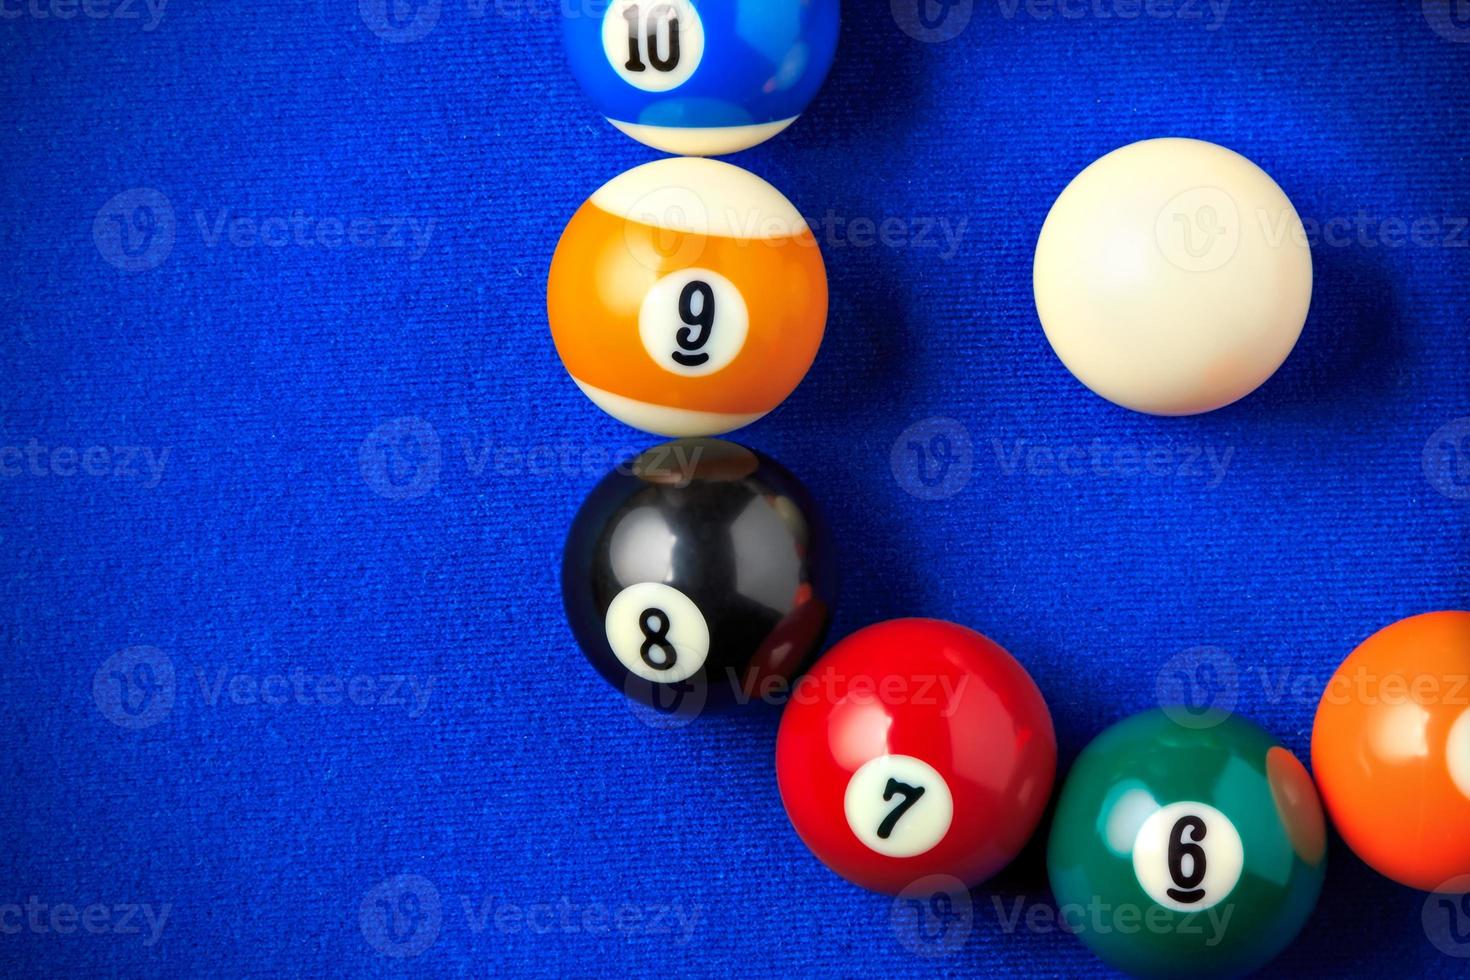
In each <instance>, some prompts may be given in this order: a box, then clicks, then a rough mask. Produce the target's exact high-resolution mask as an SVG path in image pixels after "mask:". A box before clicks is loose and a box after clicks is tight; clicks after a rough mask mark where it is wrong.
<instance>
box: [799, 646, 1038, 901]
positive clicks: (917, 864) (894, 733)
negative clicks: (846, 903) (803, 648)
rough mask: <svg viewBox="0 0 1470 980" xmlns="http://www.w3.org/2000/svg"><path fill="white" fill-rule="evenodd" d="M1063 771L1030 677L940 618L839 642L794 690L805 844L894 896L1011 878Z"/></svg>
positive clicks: (850, 876) (850, 875)
mask: <svg viewBox="0 0 1470 980" xmlns="http://www.w3.org/2000/svg"><path fill="white" fill-rule="evenodd" d="M1055 772H1056V738H1055V735H1054V734H1053V731H1052V723H1051V713H1050V712H1049V711H1048V710H1047V707H1046V702H1045V701H1044V700H1043V699H1042V696H1041V692H1040V691H1039V690H1037V687H1036V684H1035V682H1034V681H1032V679H1031V676H1030V675H1029V674H1028V673H1026V670H1025V668H1024V667H1022V666H1021V665H1020V664H1019V663H1017V662H1016V660H1015V658H1014V657H1012V656H1011V655H1010V654H1009V653H1007V652H1006V651H1005V650H1004V649H1002V648H1001V647H1000V646H999V645H997V644H996V643H994V642H993V641H991V640H989V639H987V638H985V637H984V636H981V635H980V634H979V633H976V632H975V631H974V630H971V629H967V628H965V627H963V626H957V625H955V624H953V623H946V622H941V621H939V620H933V619H897V620H890V621H888V622H883V623H878V624H876V625H873V626H869V627H867V628H865V629H862V630H859V631H858V632H856V633H854V634H852V635H851V636H849V637H847V638H846V639H844V640H842V641H841V642H840V643H838V644H836V645H835V646H834V647H833V648H832V649H831V650H830V651H828V652H827V654H826V655H824V656H823V657H822V658H821V659H820V660H819V661H817V664H816V666H815V667H814V668H812V670H811V672H810V673H808V674H807V675H806V676H805V677H803V678H801V679H800V680H798V681H797V682H796V683H795V685H793V687H792V689H791V696H790V701H789V703H788V705H787V707H786V710H785V712H784V713H783V714H782V716H781V727H780V730H779V732H778V734H777V737H776V778H777V782H778V784H779V787H780V791H781V801H782V803H783V804H784V805H785V807H786V815H787V816H788V817H789V818H790V820H791V825H792V826H793V827H794V828H795V829H796V833H797V835H798V836H800V838H801V839H802V840H803V841H804V842H805V843H806V846H807V847H809V848H810V849H811V850H812V852H813V853H814V854H815V855H816V856H817V857H818V858H819V859H820V860H821V861H822V862H823V863H824V864H826V865H827V866H828V867H829V868H831V869H832V870H833V871H835V872H837V873H838V874H839V875H841V876H842V877H844V878H846V879H847V880H849V881H851V882H853V883H855V884H858V885H861V886H863V887H864V888H869V889H872V890H873V891H878V892H884V893H887V894H893V895H896V894H899V893H900V892H902V891H904V889H905V888H907V887H909V886H910V885H913V884H915V883H917V882H919V881H921V880H923V879H925V878H928V877H930V876H934V875H943V876H946V877H948V878H950V879H955V880H958V881H959V882H960V883H961V884H963V885H965V886H972V885H975V884H978V883H979V882H981V881H984V880H985V879H986V878H989V877H990V876H991V875H993V874H995V873H996V872H997V871H999V870H1000V869H1001V868H1002V867H1004V866H1005V865H1006V864H1008V863H1009V862H1010V861H1011V859H1012V858H1014V857H1015V856H1016V854H1017V853H1018V852H1019V851H1020V850H1021V847H1022V846H1023V845H1024V844H1025V843H1026V840H1027V839H1028V838H1029V837H1030V836H1031V834H1032V832H1033V831H1034V830H1035V829H1036V824H1037V821H1038V820H1040V819H1041V813H1042V810H1043V809H1044V808H1045V806H1046V801H1047V798H1048V797H1049V796H1050V794H1051V786H1052V779H1053V776H1054V775H1055Z"/></svg>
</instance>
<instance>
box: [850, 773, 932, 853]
mask: <svg viewBox="0 0 1470 980" xmlns="http://www.w3.org/2000/svg"><path fill="white" fill-rule="evenodd" d="M842 806H843V810H844V812H845V813H846V816H847V825H848V826H849V827H851V828H852V832H853V834H854V835H856V837H857V839H858V840H860V841H862V842H863V844H864V845H866V846H867V847H868V848H869V849H870V850H873V851H877V852H878V853H879V854H886V855H887V856H889V857H897V858H906V857H914V856H915V855H918V854H923V853H924V852H925V851H927V850H929V849H931V848H932V847H934V846H935V845H936V844H938V843H939V842H940V841H942V840H943V839H944V835H945V834H947V833H949V825H950V824H951V823H952V822H953V821H954V797H953V796H952V795H951V794H950V792H949V784H948V783H946V782H945V781H944V777H943V776H941V775H939V773H938V771H936V770H935V768H934V767H933V766H931V765H929V763H927V762H925V761H923V760H922V759H916V758H914V757H913V756H911V755H880V756H878V757H877V758H875V759H869V760H868V761H867V762H865V763H863V765H862V766H861V767H860V768H859V769H858V771H857V772H855V773H853V774H852V778H851V779H849V780H848V781H847V793H846V795H845V796H844V797H843V800H842Z"/></svg>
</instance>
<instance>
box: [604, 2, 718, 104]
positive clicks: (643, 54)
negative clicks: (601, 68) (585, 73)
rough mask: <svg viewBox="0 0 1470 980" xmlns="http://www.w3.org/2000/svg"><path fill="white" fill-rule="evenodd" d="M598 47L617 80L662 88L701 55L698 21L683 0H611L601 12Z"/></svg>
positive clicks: (681, 77) (682, 77) (683, 78)
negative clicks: (604, 10)
mask: <svg viewBox="0 0 1470 980" xmlns="http://www.w3.org/2000/svg"><path fill="white" fill-rule="evenodd" d="M602 51H603V53H604V54H605V55H607V63H608V64H609V65H611V66H612V69H613V71H615V72H617V73H618V77H620V78H621V79H622V80H623V81H625V82H627V83H628V84H629V85H632V86H633V87H634V88H637V89H642V90H643V91H645V92H667V91H669V90H670V89H673V88H678V87H679V86H680V85H683V84H684V83H685V82H687V81H688V80H689V76H690V75H693V74H694V70H695V69H696V68H698V67H699V63H700V61H701V60H703V58H704V22H703V21H702V20H700V19H699V11H697V10H695V9H694V5H693V4H692V3H690V2H689V0H614V2H613V3H612V4H610V5H609V6H608V8H607V13H605V14H603V17H602Z"/></svg>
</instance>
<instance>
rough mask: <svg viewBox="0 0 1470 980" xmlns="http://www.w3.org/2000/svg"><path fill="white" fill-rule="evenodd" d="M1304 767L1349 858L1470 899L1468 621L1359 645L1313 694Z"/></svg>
mask: <svg viewBox="0 0 1470 980" xmlns="http://www.w3.org/2000/svg"><path fill="white" fill-rule="evenodd" d="M1312 768H1313V769H1314V770H1316V773H1317V780H1318V783H1319V785H1320V786H1321V787H1322V799H1323V801H1324V802H1325V803H1326V804H1327V812H1328V814H1329V815H1331V817H1332V822H1333V824H1334V825H1335V826H1336V827H1337V829H1338V832H1339V833H1341V834H1342V837H1343V840H1345V841H1346V842H1347V845H1348V846H1349V847H1350V848H1352V849H1353V852H1354V853H1356V854H1357V855H1358V857H1360V858H1362V859H1363V860H1364V861H1366V862H1367V863H1368V864H1369V865H1371V866H1372V867H1373V868H1374V869H1375V870H1377V871H1378V872H1379V873H1381V874H1383V875H1386V876H1387V877H1389V878H1392V879H1393V880H1394V881H1397V882H1399V883H1400V884H1404V885H1408V886H1410V887H1412V888H1419V889H1422V890H1424V891H1446V892H1466V891H1470V612H1435V613H1425V614H1423V615H1420V616H1411V617H1410V618H1408V619H1404V620H1400V621H1399V622H1397V623H1394V624H1393V625H1392V626H1388V627H1385V628H1384V629H1381V630H1379V631H1378V632H1377V633H1374V634H1373V635H1372V636H1370V637H1369V638H1368V639H1366V640H1364V641H1363V643H1362V645H1361V646H1359V647H1358V648H1357V649H1356V650H1354V651H1353V652H1352V653H1351V654H1350V655H1349V656H1348V658H1347V659H1346V660H1344V661H1343V663H1342V665H1341V666H1340V667H1338V669H1337V672H1336V673H1335V674H1334V675H1333V677H1332V680H1331V681H1330V682H1329V683H1328V685H1327V689H1326V690H1325V691H1324V692H1323V693H1322V700H1321V702H1320V703H1319V704H1318V706H1317V720H1316V722H1315V724H1314V725H1313V727H1312Z"/></svg>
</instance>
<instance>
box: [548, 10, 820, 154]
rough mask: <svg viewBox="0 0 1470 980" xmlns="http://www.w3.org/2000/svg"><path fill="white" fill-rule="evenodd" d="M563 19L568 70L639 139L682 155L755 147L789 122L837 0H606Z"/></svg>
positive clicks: (611, 118)
mask: <svg viewBox="0 0 1470 980" xmlns="http://www.w3.org/2000/svg"><path fill="white" fill-rule="evenodd" d="M605 8H606V9H605V10H603V12H602V13H601V16H587V15H583V16H579V17H565V18H563V19H562V42H563V45H564V46H565V48H566V53H567V59H568V60H569V61H570V62H571V66H572V74H573V75H575V76H576V78H577V81H578V82H579V83H580V84H581V86H582V89H583V91H585V92H586V93H587V95H588V97H589V98H590V99H591V100H592V102H593V104H594V105H595V106H596V108H597V110H598V111H599V112H600V113H602V115H603V116H605V117H606V118H607V121H608V122H610V123H612V124H613V125H614V126H616V127H617V128H618V129H620V130H622V131H623V132H624V133H627V134H628V135H629V136H631V137H633V138H634V139H635V140H637V141H638V142H640V143H645V144H647V145H648V146H652V147H654V148H656V149H659V150H664V151H666V152H668V153H678V154H682V155H685V156H718V155H720V154H723V153H734V152H735V151H736V150H743V149H745V148H747V147H751V146H755V145H756V144H757V143H761V142H763V141H765V140H768V139H770V138H771V137H772V136H775V135H776V134H777V133H779V132H781V130H783V129H785V128H786V127H787V126H789V125H791V124H792V123H793V122H795V121H796V117H797V115H799V114H800V113H801V112H802V110H804V109H805V108H806V107H807V105H808V103H810V102H811V101H812V99H813V98H814V97H815V96H816V94H817V89H818V88H820V87H821V85H822V80H823V79H824V78H826V77H827V70H828V69H829V68H831V67H832V56H833V54H834V53H835V52H836V50H837V24H838V0H611V2H610V3H607V4H606V5H605Z"/></svg>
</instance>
